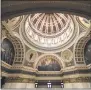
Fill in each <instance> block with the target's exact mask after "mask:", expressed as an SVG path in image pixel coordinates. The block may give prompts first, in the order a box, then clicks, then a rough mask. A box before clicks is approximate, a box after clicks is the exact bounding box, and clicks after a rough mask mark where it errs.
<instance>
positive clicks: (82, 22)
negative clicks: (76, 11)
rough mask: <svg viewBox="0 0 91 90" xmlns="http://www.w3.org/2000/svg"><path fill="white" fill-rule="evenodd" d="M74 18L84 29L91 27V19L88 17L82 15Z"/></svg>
mask: <svg viewBox="0 0 91 90" xmlns="http://www.w3.org/2000/svg"><path fill="white" fill-rule="evenodd" d="M76 20H77V21H78V23H79V24H80V25H81V27H82V28H83V29H85V30H88V29H89V28H90V27H91V22H90V21H91V20H89V19H86V18H84V17H79V16H76Z"/></svg>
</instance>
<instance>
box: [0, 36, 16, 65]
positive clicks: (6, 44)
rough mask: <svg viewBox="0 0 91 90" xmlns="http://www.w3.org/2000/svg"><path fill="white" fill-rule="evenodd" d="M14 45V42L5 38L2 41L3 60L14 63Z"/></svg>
mask: <svg viewBox="0 0 91 90" xmlns="http://www.w3.org/2000/svg"><path fill="white" fill-rule="evenodd" d="M14 55H15V51H14V46H13V44H12V42H11V41H10V40H9V39H7V38H5V39H4V40H3V41H2V43H1V60H3V61H4V62H6V63H8V64H10V65H12V64H13V60H14Z"/></svg>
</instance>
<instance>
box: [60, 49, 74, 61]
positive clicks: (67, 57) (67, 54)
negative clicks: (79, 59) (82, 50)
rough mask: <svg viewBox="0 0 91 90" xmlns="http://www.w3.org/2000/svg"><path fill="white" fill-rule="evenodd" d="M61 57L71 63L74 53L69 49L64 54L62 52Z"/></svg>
mask: <svg viewBox="0 0 91 90" xmlns="http://www.w3.org/2000/svg"><path fill="white" fill-rule="evenodd" d="M61 57H62V58H63V60H64V61H65V62H70V61H71V60H72V58H73V53H72V51H71V50H69V49H67V50H65V51H63V52H61Z"/></svg>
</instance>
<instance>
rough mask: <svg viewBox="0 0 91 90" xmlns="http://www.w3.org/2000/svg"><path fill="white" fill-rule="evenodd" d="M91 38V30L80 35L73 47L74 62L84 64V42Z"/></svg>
mask: <svg viewBox="0 0 91 90" xmlns="http://www.w3.org/2000/svg"><path fill="white" fill-rule="evenodd" d="M90 39H91V30H90V33H89V34H88V35H87V36H85V37H82V38H80V39H79V40H78V42H77V44H76V47H75V62H76V64H85V59H84V48H85V45H86V43H87V42H88V41H89V40H90Z"/></svg>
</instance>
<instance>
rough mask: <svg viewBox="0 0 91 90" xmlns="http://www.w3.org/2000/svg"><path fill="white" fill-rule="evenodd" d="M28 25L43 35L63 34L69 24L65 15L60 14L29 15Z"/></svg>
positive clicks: (68, 19)
mask: <svg viewBox="0 0 91 90" xmlns="http://www.w3.org/2000/svg"><path fill="white" fill-rule="evenodd" d="M28 22H29V25H30V26H32V28H33V29H34V30H35V31H36V32H38V33H40V34H45V35H52V34H57V33H59V32H61V33H63V32H64V29H65V28H67V25H68V24H69V22H70V18H69V16H68V15H66V14H61V13H37V14H31V15H30V16H29V18H28Z"/></svg>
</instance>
